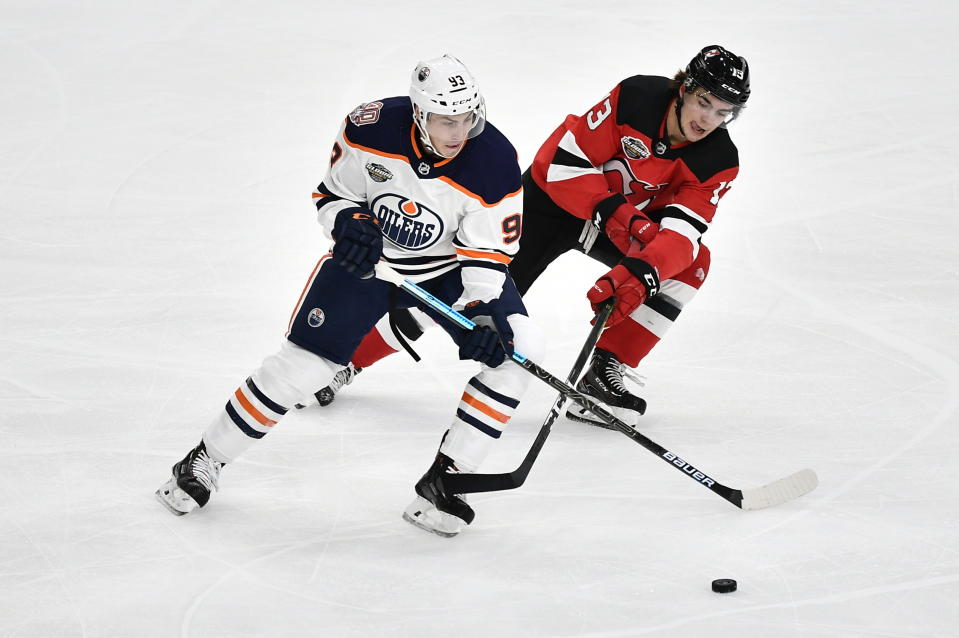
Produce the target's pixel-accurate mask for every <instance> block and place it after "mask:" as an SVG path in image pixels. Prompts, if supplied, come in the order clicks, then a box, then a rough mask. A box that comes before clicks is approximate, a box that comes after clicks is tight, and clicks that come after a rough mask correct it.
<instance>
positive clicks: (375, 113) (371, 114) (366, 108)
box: [347, 101, 383, 126]
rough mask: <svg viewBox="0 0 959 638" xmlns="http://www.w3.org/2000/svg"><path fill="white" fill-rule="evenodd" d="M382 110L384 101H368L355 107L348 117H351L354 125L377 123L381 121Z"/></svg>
mask: <svg viewBox="0 0 959 638" xmlns="http://www.w3.org/2000/svg"><path fill="white" fill-rule="evenodd" d="M382 110H383V103H382V102H379V101H377V102H366V103H364V104H360V105H359V106H358V107H356V108H355V109H353V110H352V111H351V112H350V114H349V115H348V116H347V117H349V118H350V122H352V123H353V125H354V126H363V125H365V124H376V123H377V122H379V121H380V111H382Z"/></svg>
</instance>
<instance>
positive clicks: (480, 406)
mask: <svg viewBox="0 0 959 638" xmlns="http://www.w3.org/2000/svg"><path fill="white" fill-rule="evenodd" d="M460 401H462V402H463V403H465V404H467V405H471V406H473V407H474V408H476V409H477V410H479V411H480V412H482V413H483V414H485V415H486V416H488V417H491V418H493V419H496V420H497V421H499V422H500V423H506V422H508V421H509V417H508V416H507V415H505V414H503V413H502V412H497V411H496V410H494V409H493V408H491V407H489V406H488V405H486V404H485V403H483V402H482V401H480V400H479V399H477V398H476V397H474V396H470V395H469V394H467V393H466V392H464V393H463V396H462V398H461V399H460Z"/></svg>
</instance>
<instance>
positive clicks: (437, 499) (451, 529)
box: [403, 452, 476, 537]
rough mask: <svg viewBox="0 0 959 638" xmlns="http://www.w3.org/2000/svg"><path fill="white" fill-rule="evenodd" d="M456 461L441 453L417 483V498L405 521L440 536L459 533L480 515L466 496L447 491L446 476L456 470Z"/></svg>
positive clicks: (404, 516)
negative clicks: (444, 478)
mask: <svg viewBox="0 0 959 638" xmlns="http://www.w3.org/2000/svg"><path fill="white" fill-rule="evenodd" d="M456 471H457V470H456V466H455V465H453V460H452V459H451V458H450V457H448V456H446V455H445V454H443V453H442V452H440V453H437V455H436V460H435V461H433V465H431V466H430V469H428V470H427V471H426V474H424V475H423V478H421V479H420V480H419V481H418V482H417V483H416V487H415V488H414V489H415V490H416V494H417V496H416V499H415V500H414V501H413V502H412V503H410V504H409V506H408V507H407V508H406V511H405V512H403V520H405V521H407V522H409V523H412V524H413V525H416V526H417V527H419V528H421V529H425V530H426V531H428V532H433V533H434V534H439V535H440V536H446V537H451V536H456V535H457V534H459V533H460V531H461V530H462V529H463V525H464V524H465V525H469V524H470V523H472V522H473V518H474V517H475V516H476V514H475V513H474V512H473V508H472V507H470V506H469V505H467V504H466V499H465V498H464V497H463V496H461V495H457V494H447V493H446V491H445V490H444V488H443V484H442V475H443V474H454V473H456Z"/></svg>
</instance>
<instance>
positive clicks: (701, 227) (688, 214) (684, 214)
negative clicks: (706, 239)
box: [663, 204, 709, 233]
mask: <svg viewBox="0 0 959 638" xmlns="http://www.w3.org/2000/svg"><path fill="white" fill-rule="evenodd" d="M675 211H679V213H681V214H679V215H677V214H675ZM663 217H676V218H677V219H685V220H686V221H687V222H689V224H690V225H692V226H694V227H695V228H696V229H697V230H698V231H699V232H700V233H705V232H706V231H707V230H709V222H708V221H706V218H705V217H703V216H702V215H700V214H698V213H697V212H695V211H694V210H693V209H692V208H689V207H688V206H683V205H682V204H670V205H669V206H667V207H666V208H664V209H663Z"/></svg>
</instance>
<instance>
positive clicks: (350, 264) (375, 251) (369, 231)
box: [333, 207, 383, 277]
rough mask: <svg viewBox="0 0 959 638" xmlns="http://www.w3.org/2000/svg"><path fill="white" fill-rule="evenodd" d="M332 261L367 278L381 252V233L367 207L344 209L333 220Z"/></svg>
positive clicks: (358, 275)
mask: <svg viewBox="0 0 959 638" xmlns="http://www.w3.org/2000/svg"><path fill="white" fill-rule="evenodd" d="M333 239H334V240H336V243H335V244H333V262H334V263H336V264H338V265H340V266H342V267H343V268H345V269H346V271H347V272H350V273H352V274H354V275H356V276H357V277H368V276H369V275H370V274H371V273H372V272H373V268H374V266H376V262H378V261H379V260H380V257H381V256H382V255H383V233H381V232H380V227H379V225H378V222H377V220H376V217H374V216H373V213H372V211H370V210H369V209H367V208H359V207H357V208H347V209H345V210H341V211H340V212H339V213H337V214H336V221H334V222H333Z"/></svg>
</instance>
